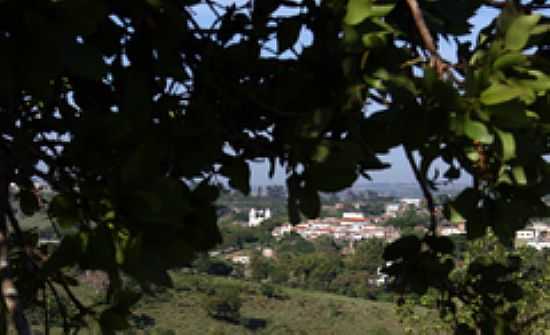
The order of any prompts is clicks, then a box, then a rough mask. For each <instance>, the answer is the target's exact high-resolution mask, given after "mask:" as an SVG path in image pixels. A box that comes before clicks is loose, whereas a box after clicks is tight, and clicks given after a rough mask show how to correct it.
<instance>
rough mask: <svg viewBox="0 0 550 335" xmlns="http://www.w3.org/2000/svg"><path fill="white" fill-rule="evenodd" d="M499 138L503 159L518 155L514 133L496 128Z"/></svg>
mask: <svg viewBox="0 0 550 335" xmlns="http://www.w3.org/2000/svg"><path fill="white" fill-rule="evenodd" d="M496 133H497V136H498V139H499V141H500V148H501V159H502V161H503V162H507V161H509V160H511V159H513V158H515V157H516V140H515V139H514V135H513V134H512V133H510V132H507V131H502V130H498V129H496Z"/></svg>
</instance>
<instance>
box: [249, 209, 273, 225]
mask: <svg viewBox="0 0 550 335" xmlns="http://www.w3.org/2000/svg"><path fill="white" fill-rule="evenodd" d="M269 218H271V210H270V209H269V208H265V209H256V208H251V209H250V211H249V212H248V226H249V227H257V226H259V225H260V224H261V223H262V222H264V221H265V220H267V219H269Z"/></svg>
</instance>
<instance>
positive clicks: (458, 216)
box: [445, 188, 487, 239]
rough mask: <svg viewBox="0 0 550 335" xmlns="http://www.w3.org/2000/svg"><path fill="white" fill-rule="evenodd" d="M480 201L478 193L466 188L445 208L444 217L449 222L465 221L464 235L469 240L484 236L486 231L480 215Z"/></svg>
mask: <svg viewBox="0 0 550 335" xmlns="http://www.w3.org/2000/svg"><path fill="white" fill-rule="evenodd" d="M480 200H481V196H480V194H479V192H478V191H476V190H475V189H473V188H467V189H465V190H464V191H462V193H460V194H459V195H458V197H456V199H454V200H453V201H451V202H449V203H448V204H447V205H446V206H445V216H446V217H447V219H449V220H450V221H451V222H454V223H460V222H464V221H466V233H467V236H468V238H469V239H475V238H478V237H481V236H483V235H485V231H486V229H487V226H486V223H485V221H484V220H483V218H482V215H481V211H482V209H481V208H479V201H480Z"/></svg>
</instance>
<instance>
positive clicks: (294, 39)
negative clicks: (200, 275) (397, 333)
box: [0, 0, 550, 332]
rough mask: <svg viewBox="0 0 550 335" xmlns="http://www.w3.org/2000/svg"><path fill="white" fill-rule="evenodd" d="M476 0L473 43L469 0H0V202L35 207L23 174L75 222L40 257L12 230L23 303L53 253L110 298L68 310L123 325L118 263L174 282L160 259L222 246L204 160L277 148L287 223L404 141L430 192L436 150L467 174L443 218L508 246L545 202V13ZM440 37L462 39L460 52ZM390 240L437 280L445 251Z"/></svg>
mask: <svg viewBox="0 0 550 335" xmlns="http://www.w3.org/2000/svg"><path fill="white" fill-rule="evenodd" d="M488 3H491V6H496V7H497V8H499V9H500V15H499V16H498V17H497V18H496V19H495V20H494V21H493V22H491V23H490V24H489V25H488V26H487V27H485V28H484V29H483V30H481V31H480V32H479V34H478V36H477V40H476V42H475V43H474V44H473V45H470V44H468V43H465V42H460V39H458V37H460V36H464V35H466V34H469V33H471V28H472V27H471V25H470V24H469V23H468V22H469V21H468V20H469V19H470V18H471V17H472V16H473V15H474V13H475V12H476V11H477V10H478V9H479V8H480V7H481V6H482V5H483V2H482V1H467V0H430V1H428V0H418V1H415V0H407V1H396V0H349V1H344V0H325V1H314V0H303V1H289V0H262V1H242V2H240V3H238V4H228V3H227V2H225V1H216V0H132V1H130V0H60V1H49V0H40V1H17V0H4V1H0V50H2V52H1V53H0V73H1V75H0V135H1V136H0V144H1V145H0V151H1V157H0V158H1V160H0V164H1V165H2V174H1V175H0V179H1V180H0V181H1V183H0V186H1V187H2V188H3V190H2V192H1V193H0V194H1V195H2V196H0V201H2V206H1V208H2V210H1V211H2V213H1V214H2V215H1V216H2V218H4V217H6V216H9V213H10V210H9V206H8V197H7V196H6V194H7V187H8V186H7V185H8V183H9V182H16V183H17V184H18V185H20V186H21V187H22V191H21V193H20V197H19V198H20V200H21V208H22V209H23V212H24V213H25V214H29V215H30V214H32V213H33V212H35V211H36V210H37V209H38V204H37V202H36V197H34V196H31V194H30V193H32V187H31V178H33V177H38V178H41V179H42V180H44V181H45V182H47V183H48V184H49V185H51V186H52V187H53V189H54V190H55V191H56V193H57V195H56V196H55V198H54V199H53V200H52V201H51V202H50V203H49V209H48V214H49V216H50V217H51V218H52V220H53V223H54V224H55V225H57V226H62V227H72V228H73V229H74V231H75V232H74V233H73V234H71V235H67V236H64V238H63V241H62V243H61V245H60V246H59V248H58V249H57V250H56V251H55V252H54V253H53V254H52V255H51V256H47V257H37V256H36V255H35V253H33V252H30V251H31V250H32V249H34V248H35V247H36V246H35V245H33V244H32V243H31V242H32V240H29V241H27V240H28V239H25V238H24V234H16V235H17V238H16V239H15V240H16V241H17V245H18V246H19V248H22V249H24V250H26V251H27V252H26V253H25V254H26V255H27V256H25V257H22V258H16V259H14V260H12V261H14V262H27V263H32V265H31V266H26V267H25V266H24V267H19V266H16V265H17V264H15V263H14V264H15V265H14V267H16V268H18V269H26V270H25V271H19V272H18V273H16V274H14V275H15V277H14V278H15V279H16V280H17V283H18V286H19V287H21V288H22V287H24V288H25V289H24V290H20V291H21V292H20V293H21V298H22V301H26V302H29V303H32V302H34V301H36V292H37V290H39V289H40V288H41V287H43V284H44V281H46V282H48V281H57V282H61V284H63V283H65V282H66V281H67V280H68V279H63V278H65V277H64V276H62V275H61V273H63V272H64V270H65V269H66V268H67V267H70V266H74V265H79V266H80V267H81V268H83V269H100V270H103V271H105V272H106V273H107V274H108V275H109V279H110V280H109V282H110V290H109V292H110V293H111V294H110V298H111V302H112V307H110V308H108V309H106V310H105V311H104V312H99V314H98V312H93V311H90V310H89V309H88V308H85V307H84V306H79V307H80V311H79V314H78V316H77V318H79V320H80V319H82V317H83V316H84V315H91V316H92V317H93V319H94V320H99V322H100V323H101V325H102V327H103V328H102V329H103V330H104V331H106V332H108V331H112V330H116V329H121V328H124V326H125V324H126V323H125V322H124V318H125V316H126V313H127V308H128V306H129V305H131V302H132V301H134V300H135V299H133V295H132V294H130V293H128V292H127V291H126V290H125V288H124V280H123V276H122V274H123V273H124V274H125V275H127V276H130V277H132V278H134V279H136V280H137V281H138V282H139V283H140V284H141V285H142V287H144V288H148V287H149V286H150V285H151V284H156V285H169V284H170V278H169V276H168V275H167V270H169V269H170V268H174V267H177V266H181V265H184V264H188V263H189V262H190V261H191V259H192V257H193V255H194V254H195V253H196V252H200V251H205V250H207V249H209V248H211V247H213V246H214V245H215V244H216V243H219V242H220V240H221V236H220V234H219V231H218V228H217V225H216V216H217V215H216V214H217V212H216V207H215V201H216V199H217V198H218V195H219V191H218V188H219V187H220V184H219V182H218V180H219V177H224V178H227V179H228V181H229V185H230V186H231V187H233V188H235V189H238V190H240V191H241V192H243V193H245V194H246V193H248V192H249V191H250V168H249V162H251V161H252V160H255V159H267V160H268V161H269V162H270V164H271V172H270V173H273V171H274V169H275V166H276V163H277V162H280V163H282V164H283V166H284V168H285V171H286V174H287V176H288V179H287V186H288V191H289V197H288V210H289V215H290V219H291V221H292V222H293V223H296V222H298V221H299V219H300V216H301V214H303V215H305V216H307V217H316V216H318V214H319V211H320V207H321V206H320V199H319V192H320V191H322V192H334V191H338V190H342V189H344V188H347V187H349V186H351V185H352V184H353V183H354V182H355V181H356V180H357V178H358V177H359V176H360V175H363V176H366V177H368V173H369V171H372V170H376V169H381V168H385V167H387V164H385V163H383V162H381V161H380V159H379V158H378V155H379V154H382V153H386V152H387V151H388V150H390V149H391V148H394V147H397V146H403V147H404V148H405V150H406V152H407V153H411V152H416V153H417V154H418V155H419V156H417V157H420V159H419V160H415V159H414V156H413V155H408V157H409V160H410V163H411V166H412V168H413V170H414V172H415V175H416V177H417V179H418V182H419V183H420V185H421V186H422V189H423V190H424V192H425V196H426V197H427V198H428V200H430V198H431V191H433V189H434V188H436V187H437V182H438V180H436V179H435V178H434V176H432V175H430V174H429V173H428V172H429V171H431V170H430V166H431V164H432V162H433V161H434V160H435V159H438V158H441V159H442V160H443V161H444V162H445V163H447V164H448V166H449V168H448V171H446V172H445V173H444V176H443V178H444V179H450V180H453V179H456V178H458V177H459V176H460V174H461V173H464V172H467V173H469V174H470V175H472V176H473V183H472V185H471V187H470V188H468V189H466V190H465V191H464V192H463V193H462V194H461V195H460V196H459V197H458V198H457V199H455V200H454V201H452V202H450V203H449V204H448V206H447V215H448V217H449V218H450V219H451V220H462V219H466V220H467V230H468V236H469V237H470V238H477V237H480V236H482V235H483V234H484V233H485V232H486V230H487V229H488V228H489V227H490V228H492V230H493V231H494V232H495V233H496V235H497V236H498V238H499V239H500V240H501V241H502V242H504V243H505V244H508V245H509V244H510V243H511V241H512V239H513V237H514V232H515V231H516V230H517V229H520V228H522V227H523V226H524V225H525V224H526V222H527V220H528V219H529V218H531V217H535V216H542V215H545V214H546V212H547V210H546V206H545V205H544V203H543V202H542V201H541V197H542V196H543V195H545V194H546V193H548V187H549V178H548V176H549V172H548V171H549V169H548V163H547V162H546V161H545V159H544V156H545V155H546V154H548V141H547V138H548V132H549V129H550V128H549V122H550V120H549V119H548V116H547V110H548V109H549V104H550V100H549V95H548V90H549V89H550V77H549V64H548V61H547V59H548V50H550V48H549V42H550V40H549V38H548V37H549V34H548V31H549V29H550V28H549V27H550V26H549V20H548V18H547V17H546V16H544V15H543V14H541V13H538V12H537V8H539V7H541V6H545V5H546V4H545V3H546V1H538V0H537V1H528V2H527V3H525V2H523V3H522V4H520V3H519V1H502V2H496V1H492V2H488ZM206 12H208V14H207V15H209V16H211V17H213V19H212V20H210V22H208V23H206V24H205V23H204V22H201V21H200V20H199V19H198V16H199V14H198V13H206ZM282 13H283V14H282ZM418 14H420V15H418ZM422 18H423V19H422ZM304 32H309V34H310V36H311V43H308V44H307V45H305V46H304V45H303V44H304V42H303V40H300V36H301V34H303V33H304ZM440 39H447V40H449V41H455V42H456V43H457V47H458V48H457V62H456V63H452V64H451V63H450V62H449V61H446V60H444V59H442V58H441V57H440V56H439V55H438V54H437V45H435V43H434V42H433V41H434V40H435V41H437V40H440ZM373 107H374V108H375V110H376V112H373ZM431 203H433V201H432V202H430V201H428V204H429V205H430V204H431ZM10 217H11V216H10ZM433 221H434V222H432V226H434V224H435V220H433ZM2 222H3V224H2V226H5V222H4V219H2ZM11 223H12V225H13V227H14V231H15V232H18V231H19V230H18V229H17V222H16V220H11ZM432 228H435V227H432ZM434 232H435V229H434ZM24 246H25V247H24ZM23 247H24V248H23ZM388 248H389V249H387V254H386V256H387V259H389V260H393V261H394V264H395V265H396V268H394V274H395V275H397V276H400V278H405V279H406V280H405V281H403V282H404V283H413V284H414V283H416V284H414V285H412V287H414V288H416V289H423V288H424V287H426V285H432V284H434V282H433V281H428V282H425V281H422V280H419V278H421V277H422V276H418V275H417V274H419V273H432V272H433V273H435V274H436V276H433V277H432V278H445V276H447V275H448V273H449V271H450V270H451V269H452V268H453V264H451V263H449V262H443V263H442V261H441V260H440V259H439V257H438V255H441V254H446V253H448V252H449V244H448V243H447V242H446V240H445V239H440V238H438V237H435V236H433V234H430V235H429V237H426V238H416V237H414V238H407V239H404V240H400V241H398V242H396V244H394V245H393V246H390V247H388ZM451 249H452V245H451ZM12 263H13V262H12ZM398 266H401V267H400V268H399V271H397V267H398ZM36 273H38V274H39V275H38V276H37V275H36ZM4 277H5V276H4ZM4 279H9V278H7V277H5V278H4ZM421 279H422V278H421ZM418 283H420V284H418ZM65 286H66V285H65ZM405 287H409V286H407V285H405Z"/></svg>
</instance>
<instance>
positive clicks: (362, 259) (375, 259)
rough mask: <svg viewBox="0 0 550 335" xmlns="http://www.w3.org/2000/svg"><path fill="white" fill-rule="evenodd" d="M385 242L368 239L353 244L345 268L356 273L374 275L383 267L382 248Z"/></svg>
mask: <svg viewBox="0 0 550 335" xmlns="http://www.w3.org/2000/svg"><path fill="white" fill-rule="evenodd" d="M385 246H386V242H385V241H384V240H382V239H378V238H369V239H366V240H362V241H359V242H357V243H356V244H355V247H354V249H353V254H352V255H351V256H349V259H348V261H347V266H348V267H349V268H350V269H352V270H356V271H365V272H367V273H370V274H376V272H377V270H378V269H379V268H381V267H383V266H384V258H383V257H382V256H383V254H384V247H385Z"/></svg>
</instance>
